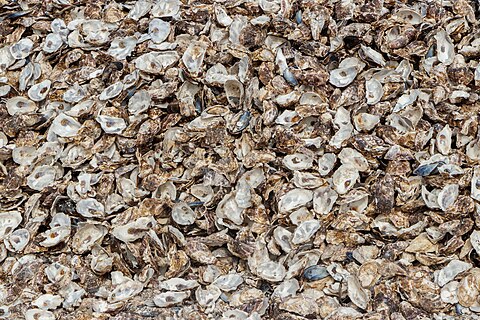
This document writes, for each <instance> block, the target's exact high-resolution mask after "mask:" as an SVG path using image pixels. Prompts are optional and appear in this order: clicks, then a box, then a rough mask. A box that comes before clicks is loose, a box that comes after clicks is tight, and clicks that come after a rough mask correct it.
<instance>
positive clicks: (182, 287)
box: [160, 278, 199, 291]
mask: <svg viewBox="0 0 480 320" xmlns="http://www.w3.org/2000/svg"><path fill="white" fill-rule="evenodd" d="M198 286H199V284H198V282H197V281H196V280H185V279H182V278H171V279H168V280H165V281H162V282H161V283H160V288H162V289H164V290H167V291H186V290H191V289H195V288H196V287H198Z"/></svg>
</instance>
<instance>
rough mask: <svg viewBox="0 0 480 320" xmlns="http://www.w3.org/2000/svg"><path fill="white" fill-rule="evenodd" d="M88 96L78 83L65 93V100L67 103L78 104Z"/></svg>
mask: <svg viewBox="0 0 480 320" xmlns="http://www.w3.org/2000/svg"><path fill="white" fill-rule="evenodd" d="M86 96H87V90H86V89H85V88H84V87H83V86H80V85H79V84H78V83H75V84H74V85H73V86H72V87H70V88H69V89H68V90H67V91H65V92H64V93H63V100H64V101H65V102H70V103H77V102H80V100H82V99H83V98H85V97H86Z"/></svg>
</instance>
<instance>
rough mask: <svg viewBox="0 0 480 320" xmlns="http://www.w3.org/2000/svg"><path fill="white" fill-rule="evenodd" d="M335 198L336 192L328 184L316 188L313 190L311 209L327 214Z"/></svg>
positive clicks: (336, 196)
mask: <svg viewBox="0 0 480 320" xmlns="http://www.w3.org/2000/svg"><path fill="white" fill-rule="evenodd" d="M337 198H338V194H337V193H336V192H335V190H333V189H332V188H331V187H330V186H325V187H320V188H317V189H315V191H314V192H313V210H314V211H315V212H316V213H319V214H323V215H327V214H329V213H330V212H331V211H332V209H333V205H334V204H335V201H337Z"/></svg>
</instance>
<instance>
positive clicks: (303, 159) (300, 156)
mask: <svg viewBox="0 0 480 320" xmlns="http://www.w3.org/2000/svg"><path fill="white" fill-rule="evenodd" d="M282 163H283V165H284V166H285V167H287V168H288V169H290V170H305V169H309V168H311V167H312V165H313V158H312V157H311V156H310V155H307V154H305V153H295V154H291V155H287V156H285V157H284V158H283V161H282Z"/></svg>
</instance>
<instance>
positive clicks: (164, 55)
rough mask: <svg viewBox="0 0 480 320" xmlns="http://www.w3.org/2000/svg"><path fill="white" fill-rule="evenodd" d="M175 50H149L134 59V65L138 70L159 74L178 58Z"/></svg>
mask: <svg viewBox="0 0 480 320" xmlns="http://www.w3.org/2000/svg"><path fill="white" fill-rule="evenodd" d="M179 58H180V57H179V55H178V53H177V52H176V51H165V52H149V53H146V54H144V55H141V56H140V57H138V58H137V59H135V67H136V68H137V69H139V70H140V71H144V72H148V73H153V74H160V73H162V72H163V71H164V70H166V69H167V68H169V67H170V66H172V65H173V64H174V63H176V62H177V61H178V59H179Z"/></svg>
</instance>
